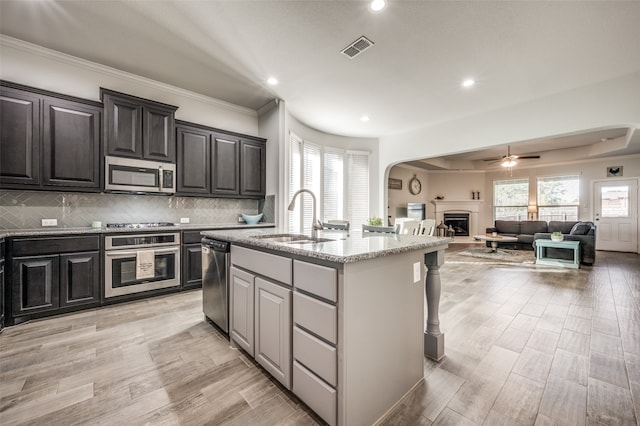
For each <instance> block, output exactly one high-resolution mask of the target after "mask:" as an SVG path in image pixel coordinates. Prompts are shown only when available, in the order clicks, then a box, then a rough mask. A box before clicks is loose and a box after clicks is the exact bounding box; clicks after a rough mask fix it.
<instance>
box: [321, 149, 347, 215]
mask: <svg viewBox="0 0 640 426" xmlns="http://www.w3.org/2000/svg"><path fill="white" fill-rule="evenodd" d="M322 200H323V201H322V207H323V208H322V216H321V217H322V221H323V222H326V221H329V220H332V219H343V218H344V217H345V216H344V151H334V150H325V152H324V167H323V182H322Z"/></svg>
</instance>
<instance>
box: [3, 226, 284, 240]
mask: <svg viewBox="0 0 640 426" xmlns="http://www.w3.org/2000/svg"><path fill="white" fill-rule="evenodd" d="M274 226H275V224H274V223H259V224H257V225H247V224H240V223H215V224H209V225H206V224H195V223H194V224H176V225H175V226H159V227H156V228H104V227H102V228H91V227H78V228H58V227H51V228H32V229H0V238H5V237H46V236H61V237H63V236H67V235H91V234H115V233H124V232H126V233H131V232H135V233H140V232H162V231H174V232H175V231H190V230H197V229H243V230H247V229H256V228H273V227H274Z"/></svg>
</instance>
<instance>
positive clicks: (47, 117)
mask: <svg viewBox="0 0 640 426" xmlns="http://www.w3.org/2000/svg"><path fill="white" fill-rule="evenodd" d="M43 111H44V117H43V132H42V138H43V144H42V148H43V152H42V154H43V155H42V163H43V179H42V181H43V185H45V186H60V187H66V186H71V187H75V188H86V189H91V188H92V189H95V190H99V189H100V124H101V112H102V111H101V108H97V107H93V106H90V105H82V104H77V103H73V102H68V101H64V100H59V99H54V98H45V99H44V103H43ZM61 189H63V188H61Z"/></svg>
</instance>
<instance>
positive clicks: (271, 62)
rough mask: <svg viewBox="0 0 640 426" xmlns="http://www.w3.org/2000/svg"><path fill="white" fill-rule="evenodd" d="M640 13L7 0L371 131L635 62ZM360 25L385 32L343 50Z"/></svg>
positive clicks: (239, 91) (138, 60) (178, 81)
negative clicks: (466, 82) (358, 49)
mask: <svg viewBox="0 0 640 426" xmlns="http://www.w3.org/2000/svg"><path fill="white" fill-rule="evenodd" d="M639 22H640V1H576V2H564V1H475V0H473V1H409V0H390V4H389V6H388V7H387V9H385V10H384V11H383V12H380V13H376V14H373V13H371V12H369V11H368V7H367V2H366V1H360V0H351V1H303V0H300V1H210V0H209V1H197V0H191V1H177V0H176V1H171V0H169V1H159V0H157V1H117V0H108V1H95V0H94V1H73V0H71V1H64V2H55V1H51V0H46V1H23V0H2V1H0V32H2V33H3V34H6V35H9V36H12V37H15V38H18V39H22V40H25V41H28V42H31V43H35V44H38V45H41V46H45V47H48V48H51V49H55V50H58V51H61V52H64V53H68V54H71V55H74V56H78V57H81V58H85V59H88V60H91V61H95V62H98V63H101V64H105V65H108V66H112V67H114V68H118V69H121V70H125V71H129V72H132V73H135V74H138V75H141V76H145V77H149V78H152V79H155V80H158V81H161V82H165V83H168V84H172V85H175V86H178V87H182V88H185V89H188V90H192V91H195V92H199V93H202V94H205V95H209V96H212V97H214V98H218V99H222V100H224V101H228V102H231V103H234V104H238V105H242V106H246V107H249V108H252V109H259V108H260V107H261V106H263V105H265V104H267V103H268V102H269V101H270V100H272V99H273V98H281V99H284V100H285V101H286V103H287V108H288V110H289V112H290V113H291V114H293V115H294V116H295V117H297V118H298V119H299V120H301V121H302V122H304V123H306V124H308V125H309V126H311V127H314V128H316V129H319V130H321V131H324V132H328V133H334V134H340V135H348V136H362V137H381V136H385V135H389V134H394V133H399V132H403V131H407V130H409V129H412V128H416V127H422V126H426V125H430V124H434V123H438V122H443V121H448V120H453V119H456V118H460V117H465V116H469V115H472V114H477V113H480V112H483V111H488V110H493V109H497V108H502V107H506V106H509V105H514V104H518V103H521V102H526V101H529V100H532V99H535V98H540V97H543V96H547V95H550V94H554V93H558V92H562V91H566V90H570V89H573V88H577V87H581V86H585V85H589V84H593V83H596V82H600V81H604V80H608V79H612V78H615V77H619V76H622V75H625V74H630V73H633V72H636V71H638V70H640V48H639V47H638V46H640V31H639V30H638V28H639V25H640V24H639ZM362 35H364V36H366V37H367V38H369V39H370V40H372V41H373V42H374V43H375V45H374V46H373V47H371V48H370V49H368V50H367V51H365V52H363V53H362V54H361V55H359V56H357V57H356V58H354V59H349V58H347V57H346V56H344V55H341V54H340V51H341V50H342V49H343V48H344V47H346V46H347V45H348V44H350V43H351V42H352V41H354V40H355V39H357V38H358V37H360V36H362ZM271 75H273V76H276V77H277V78H278V79H279V80H280V84H279V85H277V86H274V87H271V86H269V85H267V83H266V79H267V77H269V76H271ZM469 77H471V78H474V79H476V81H477V84H476V86H475V87H473V88H471V89H468V90H467V89H462V88H461V87H460V83H461V81H462V80H463V79H465V78H469ZM363 114H366V115H368V116H369V117H370V121H369V122H368V123H362V122H361V121H360V117H361V116H362V115H363ZM625 131H626V129H619V130H618V133H617V134H615V135H613V136H611V137H618V136H620V134H624V133H625ZM599 136H600V135H599V134H598V135H595V136H593V137H592V138H591V140H592V141H596V142H597V141H600V139H601V137H599ZM607 137H609V136H607ZM592 143H593V142H592ZM505 150H506V149H505ZM514 151H515V149H514ZM496 155H497V152H496V153H494V152H492V153H483V154H481V156H482V157H491V156H496Z"/></svg>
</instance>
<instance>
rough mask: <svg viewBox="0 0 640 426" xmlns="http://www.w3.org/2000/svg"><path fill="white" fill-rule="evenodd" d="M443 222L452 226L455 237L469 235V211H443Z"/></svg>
mask: <svg viewBox="0 0 640 426" xmlns="http://www.w3.org/2000/svg"><path fill="white" fill-rule="evenodd" d="M444 224H445V225H446V226H447V228H448V227H449V226H451V227H452V228H453V230H454V231H455V236H456V237H463V236H468V235H469V213H445V214H444Z"/></svg>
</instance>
